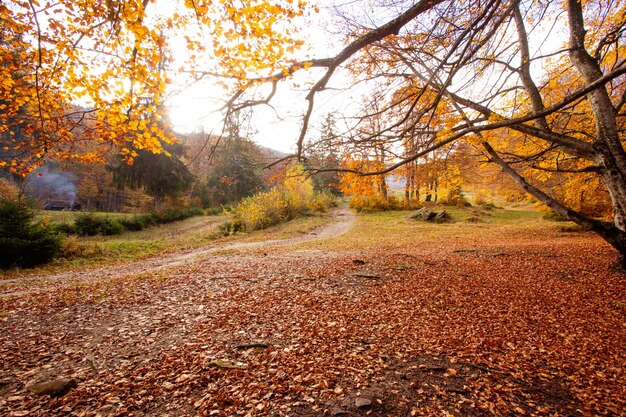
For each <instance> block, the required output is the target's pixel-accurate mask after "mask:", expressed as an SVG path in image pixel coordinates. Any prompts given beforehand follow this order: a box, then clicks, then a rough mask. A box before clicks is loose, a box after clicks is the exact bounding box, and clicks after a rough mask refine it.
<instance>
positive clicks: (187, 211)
mask: <svg viewBox="0 0 626 417" xmlns="http://www.w3.org/2000/svg"><path fill="white" fill-rule="evenodd" d="M201 215H204V210H202V209H201V208H199V207H190V208H179V207H167V208H165V209H163V211H161V212H159V213H156V214H154V216H156V220H157V223H159V224H164V223H172V222H176V221H179V220H185V219H187V218H189V217H193V216H201Z"/></svg>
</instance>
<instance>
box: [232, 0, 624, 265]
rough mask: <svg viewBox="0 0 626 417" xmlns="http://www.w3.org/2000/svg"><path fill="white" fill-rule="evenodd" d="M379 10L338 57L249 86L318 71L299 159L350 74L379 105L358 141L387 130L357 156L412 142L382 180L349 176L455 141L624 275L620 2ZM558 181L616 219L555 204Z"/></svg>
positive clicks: (239, 96) (351, 25)
mask: <svg viewBox="0 0 626 417" xmlns="http://www.w3.org/2000/svg"><path fill="white" fill-rule="evenodd" d="M377 4H378V6H380V7H381V8H383V9H385V10H386V13H383V16H389V10H396V11H397V13H396V15H395V16H394V17H393V18H391V19H388V20H386V21H381V22H377V21H376V20H375V18H374V17H372V16H371V15H367V16H366V18H363V19H362V21H363V22H369V23H368V24H369V25H372V26H371V27H369V26H368V24H365V23H364V24H359V17H358V14H357V13H355V14H354V15H352V16H350V17H349V18H347V19H346V20H345V21H346V22H348V23H347V24H346V30H347V31H348V33H347V35H348V39H350V41H349V42H347V44H346V45H345V47H344V48H343V49H342V50H341V51H340V52H339V53H338V54H336V55H334V56H331V57H326V58H315V59H313V58H312V59H309V60H306V61H302V62H298V63H295V64H294V65H292V66H291V67H290V68H289V70H285V71H282V72H281V73H277V74H274V75H272V76H271V77H267V78H262V79H257V80H254V82H256V83H263V82H265V83H270V84H272V85H274V86H275V85H276V84H277V83H279V82H280V80H281V79H283V78H286V77H288V76H289V75H290V74H291V73H292V72H295V71H298V70H300V69H302V68H308V67H313V68H320V69H322V70H323V71H322V72H321V75H320V76H319V77H318V78H317V79H316V82H315V83H314V84H313V85H312V86H311V88H310V89H309V90H308V92H307V95H306V100H307V101H308V107H307V111H306V113H305V114H304V118H303V123H302V129H301V132H300V137H299V139H298V155H296V156H299V155H300V154H301V152H302V149H303V143H304V140H305V137H306V136H307V129H308V128H309V124H310V121H311V118H312V117H313V114H314V110H315V103H316V100H318V99H319V98H320V96H323V95H324V94H327V91H326V90H328V89H329V88H328V87H329V86H330V85H331V83H332V82H333V80H335V79H338V80H343V79H345V78H346V77H345V76H341V77H337V74H346V73H349V74H350V76H351V77H352V80H354V81H355V82H354V86H355V88H363V87H362V86H363V85H366V86H367V88H371V89H377V91H378V92H379V95H380V94H382V95H383V96H385V97H386V103H385V104H384V105H383V106H380V105H378V106H376V108H375V109H370V110H369V111H368V109H367V108H365V109H364V111H363V112H361V113H360V114H359V115H358V117H356V118H355V122H354V124H353V126H352V128H353V129H355V130H358V129H360V128H361V127H362V126H364V125H366V124H368V122H369V120H371V119H372V118H376V119H377V120H380V119H381V117H382V118H384V120H385V123H384V124H383V125H382V126H380V128H379V129H377V130H375V131H371V132H370V133H369V136H368V137H366V138H363V137H360V139H359V140H358V141H355V142H354V143H353V146H355V147H367V146H374V145H373V144H379V143H380V142H381V140H382V141H385V143H386V144H387V145H391V146H393V144H401V143H403V142H406V141H410V142H411V143H412V144H413V145H414V146H413V147H412V152H408V153H406V152H405V153H404V154H401V155H400V154H399V155H398V156H399V157H398V158H397V159H396V160H395V162H394V163H392V164H390V165H388V166H386V167H385V168H384V169H382V170H378V171H376V172H366V171H359V170H355V172H356V173H358V174H361V175H377V174H381V173H385V172H390V171H392V170H395V169H397V168H399V167H401V166H403V165H405V164H409V163H411V162H413V161H417V160H419V159H420V158H422V157H424V156H425V155H428V154H430V153H432V152H435V151H437V150H438V149H442V148H446V147H450V146H453V145H454V144H457V143H460V142H461V141H462V142H464V143H466V144H469V145H471V146H473V147H474V148H476V149H478V150H480V151H481V152H482V153H483V154H484V155H485V157H486V158H487V159H488V161H490V162H492V163H495V164H497V165H498V166H499V167H500V168H501V169H502V171H504V172H505V173H506V174H507V175H508V176H510V178H512V179H513V181H515V182H516V183H517V184H518V185H519V186H520V187H522V188H523V189H524V190H525V191H526V192H528V193H530V194H531V195H533V196H534V197H536V198H537V199H538V200H539V201H541V202H542V203H544V204H545V205H547V206H548V207H550V208H551V209H552V210H554V211H555V212H556V213H557V214H559V215H561V216H563V217H566V218H567V219H569V220H571V221H574V222H576V223H578V224H580V225H583V226H585V227H588V228H590V229H591V230H593V231H594V232H596V233H597V234H598V235H600V236H601V237H602V238H603V239H605V240H606V241H607V242H608V243H610V244H611V245H612V246H613V247H614V248H615V249H617V250H618V252H619V254H620V256H619V259H620V263H621V265H622V266H626V153H625V151H624V147H623V143H622V141H623V140H624V123H625V122H626V117H625V116H626V114H625V112H624V104H625V103H626V93H625V90H626V88H625V86H626V83H625V81H626V78H625V76H624V74H625V73H626V62H625V60H624V56H625V55H626V50H625V47H626V45H625V40H626V39H625V30H626V4H624V3H621V2H615V1H586V2H584V4H582V3H581V1H580V0H567V1H564V2H551V1H548V2H538V1H516V0H486V1H482V0H481V1H477V2H463V3H461V2H454V1H442V0H422V1H418V2H414V1H395V2H375V1H373V2H369V3H368V5H369V6H370V7H371V8H370V9H369V10H375V6H376V5H377ZM372 5H373V6H372ZM350 12H351V11H350V10H348V11H347V12H346V13H350ZM371 22H374V24H372V23H371ZM272 91H273V90H272ZM271 94H273V93H270V95H269V96H266V97H263V96H256V97H251V93H250V92H249V90H244V89H241V90H240V91H238V92H237V93H236V94H235V95H234V96H233V99H232V101H231V103H230V104H231V105H232V106H237V105H242V104H241V103H243V105H246V104H255V103H265V102H267V101H268V100H269V99H271ZM559 176H560V177H563V178H566V179H567V180H568V181H570V184H576V183H579V184H582V183H588V182H595V183H597V184H598V185H599V187H597V189H595V191H594V192H595V193H597V194H598V196H597V197H598V198H602V197H603V196H606V198H607V199H610V203H611V206H612V209H613V221H612V222H606V221H601V220H598V219H596V218H594V217H592V216H590V215H588V214H586V213H585V212H583V211H581V210H577V207H576V206H575V205H574V204H570V201H568V199H567V198H557V197H556V196H555V195H553V194H551V193H550V189H549V187H545V186H544V183H545V182H549V181H548V179H551V178H555V177H559ZM572 186H574V185H572Z"/></svg>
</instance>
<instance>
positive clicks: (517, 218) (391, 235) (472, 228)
mask: <svg viewBox="0 0 626 417" xmlns="http://www.w3.org/2000/svg"><path fill="white" fill-rule="evenodd" d="M445 209H446V211H447V212H448V213H449V214H450V216H451V219H450V221H449V222H446V223H440V224H436V223H429V222H423V221H416V220H409V219H408V218H407V217H408V216H409V214H411V213H412V211H380V212H372V213H363V214H359V215H358V216H357V220H356V224H355V225H354V227H353V229H352V230H351V231H350V233H346V234H344V235H342V236H339V237H337V238H335V239H331V240H328V241H313V242H305V243H301V244H300V245H301V246H303V247H306V248H310V249H322V248H325V249H333V250H339V251H343V250H350V249H352V248H359V249H361V250H372V249H379V250H392V249H393V248H395V247H401V246H405V245H411V244H419V245H425V246H432V247H439V248H453V247H456V246H457V244H458V243H459V242H463V244H464V245H465V244H467V242H468V240H469V241H473V242H476V243H488V242H492V243H495V242H498V241H505V240H507V239H509V238H510V237H511V236H517V237H520V236H524V237H526V238H528V239H536V238H540V237H541V236H543V237H546V238H547V237H549V236H553V235H554V234H555V233H557V234H558V233H563V232H562V231H563V230H565V229H570V228H571V229H573V230H575V229H576V228H575V226H574V225H573V223H569V222H565V223H557V222H550V221H546V220H543V213H541V212H537V211H530V210H508V209H490V210H486V209H483V208H480V207H470V208H456V207H446V208H445Z"/></svg>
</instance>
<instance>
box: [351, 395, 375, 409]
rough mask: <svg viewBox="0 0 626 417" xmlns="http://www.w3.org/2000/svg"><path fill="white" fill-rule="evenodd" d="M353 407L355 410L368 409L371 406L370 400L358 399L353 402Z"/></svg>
mask: <svg viewBox="0 0 626 417" xmlns="http://www.w3.org/2000/svg"><path fill="white" fill-rule="evenodd" d="M354 406H355V407H356V408H368V407H371V406H372V400H370V399H369V398H363V397H358V398H357V399H356V400H354Z"/></svg>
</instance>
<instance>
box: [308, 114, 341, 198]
mask: <svg viewBox="0 0 626 417" xmlns="http://www.w3.org/2000/svg"><path fill="white" fill-rule="evenodd" d="M341 146H342V138H341V136H340V134H339V132H338V128H337V121H336V120H335V117H334V116H333V115H332V113H327V114H326V116H325V117H324V119H323V121H322V125H321V127H320V136H319V140H313V141H311V142H310V143H309V144H308V146H306V147H305V150H304V156H305V160H306V164H305V166H306V168H308V169H309V170H312V172H314V173H313V176H312V179H313V186H314V188H315V190H316V191H323V192H329V193H331V194H333V195H336V196H338V195H341V191H340V190H339V172H338V169H339V168H340V166H341V153H342V151H341Z"/></svg>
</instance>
